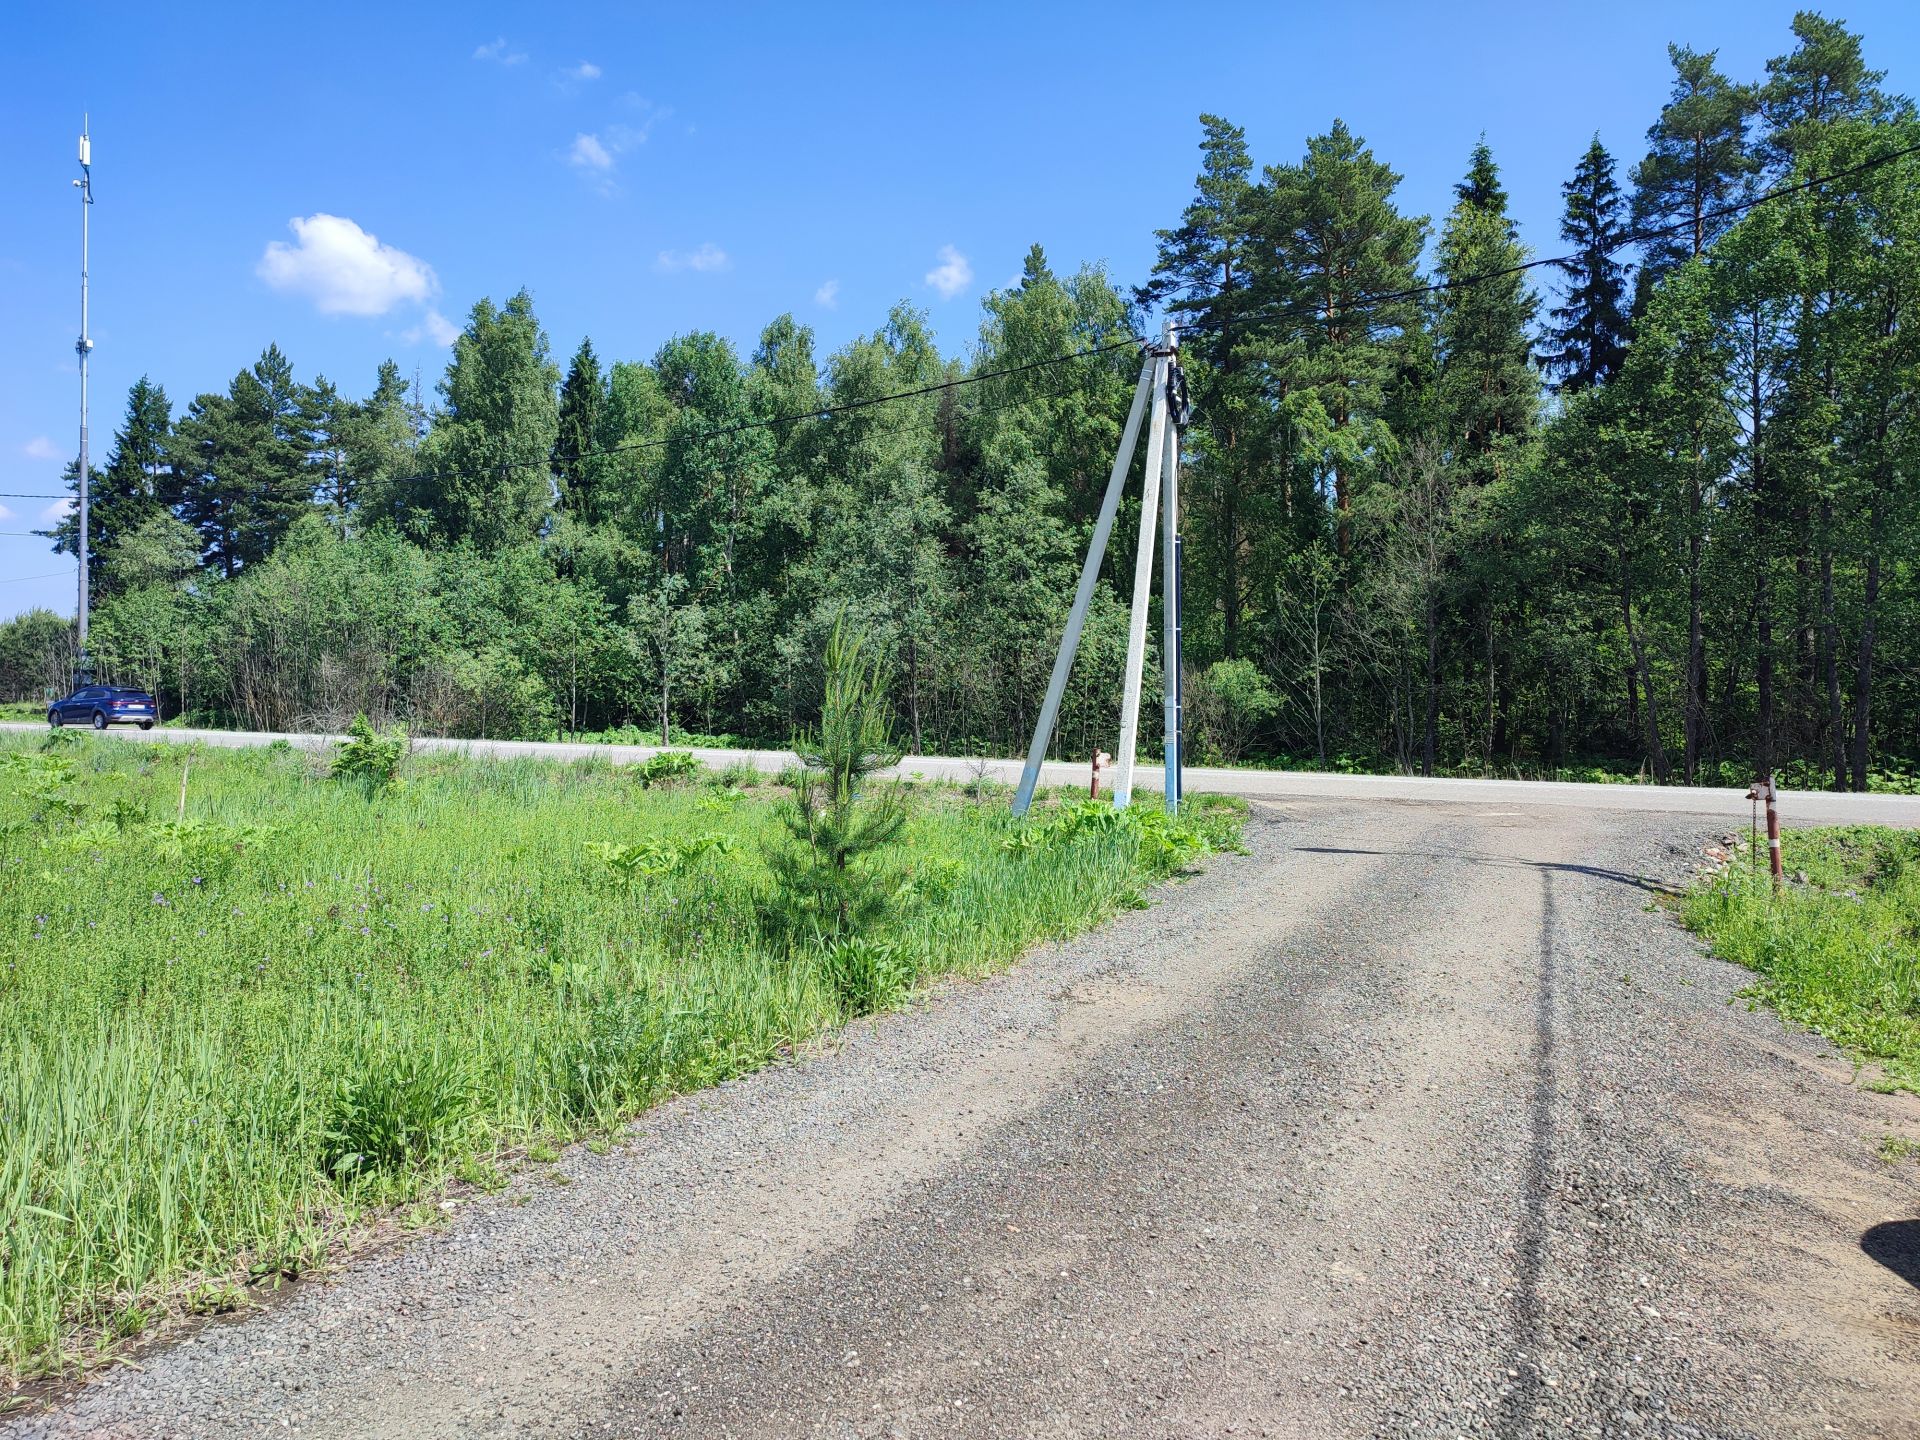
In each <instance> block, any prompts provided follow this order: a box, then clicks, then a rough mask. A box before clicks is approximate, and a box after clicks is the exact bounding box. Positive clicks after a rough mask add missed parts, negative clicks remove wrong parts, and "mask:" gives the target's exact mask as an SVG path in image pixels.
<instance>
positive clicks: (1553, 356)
mask: <svg viewBox="0 0 1920 1440" xmlns="http://www.w3.org/2000/svg"><path fill="white" fill-rule="evenodd" d="M1560 192H1561V194H1563V195H1565V196H1566V199H1567V209H1566V214H1565V215H1564V216H1563V217H1562V219H1561V221H1560V238H1561V239H1563V240H1565V241H1567V242H1568V243H1569V244H1570V245H1572V246H1574V248H1575V250H1576V252H1577V253H1576V254H1575V256H1574V257H1573V258H1572V259H1569V260H1563V261H1560V262H1559V269H1560V270H1561V272H1562V273H1563V274H1565V275H1566V277H1567V298H1566V303H1565V304H1563V305H1559V306H1556V307H1555V308H1554V310H1553V312H1552V315H1553V320H1554V323H1553V325H1552V326H1550V327H1549V329H1548V331H1547V345H1548V350H1547V353H1546V354H1544V355H1543V356H1542V357H1541V361H1542V363H1543V364H1544V365H1545V366H1546V368H1547V369H1548V370H1550V371H1552V372H1554V373H1555V374H1557V375H1559V376H1560V388H1561V389H1562V390H1564V391H1568V392H1577V391H1580V390H1587V389H1591V388H1592V387H1593V386H1596V385H1600V384H1603V383H1604V382H1605V381H1606V380H1607V379H1608V378H1609V377H1610V376H1612V374H1613V373H1614V372H1615V371H1616V370H1618V369H1619V368H1620V363H1621V361H1623V360H1624V359H1625V358H1626V354H1627V317H1626V312H1625V308H1624V305H1623V301H1624V300H1625V297H1626V273H1627V267H1626V265H1625V264H1624V263H1623V262H1622V261H1620V260H1618V259H1616V258H1614V252H1615V251H1616V250H1617V249H1619V247H1620V245H1621V242H1622V241H1623V240H1624V239H1625V238H1626V235H1627V225H1626V215H1625V210H1626V204H1625V201H1624V199H1623V198H1622V196H1621V194H1620V187H1619V186H1618V185H1616V184H1615V183H1614V179H1613V157H1612V156H1611V155H1609V154H1608V153H1607V150H1606V147H1605V146H1604V145H1602V144H1601V143H1600V137H1599V136H1598V135H1596V136H1594V137H1593V143H1592V144H1591V145H1589V146H1588V147H1587V153H1586V154H1585V155H1583V156H1581V157H1580V165H1579V168H1577V169H1576V170H1575V171H1574V172H1573V179H1571V180H1569V181H1568V182H1567V183H1566V184H1564V185H1562V186H1561V187H1560Z"/></svg>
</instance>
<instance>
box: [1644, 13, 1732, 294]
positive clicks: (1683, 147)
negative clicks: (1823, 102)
mask: <svg viewBox="0 0 1920 1440" xmlns="http://www.w3.org/2000/svg"><path fill="white" fill-rule="evenodd" d="M1667 57H1668V58H1669V59H1670V60H1671V61H1672V62H1673V70H1674V80H1673V91H1672V94H1671V96H1670V97H1669V98H1668V100H1667V103H1666V105H1665V106H1664V107H1663V108H1662V109H1661V111H1660V118H1659V119H1658V120H1656V121H1654V122H1653V124H1652V126H1651V127H1649V128H1648V130H1647V154H1646V158H1645V159H1643V160H1642V161H1641V162H1640V163H1639V164H1638V165H1636V166H1634V167H1633V176H1632V179H1633V191H1634V193H1633V228H1634V230H1635V231H1648V230H1662V229H1672V231H1673V233H1670V234H1665V235H1660V236H1657V237H1654V238H1651V239H1649V240H1647V241H1646V243H1645V246H1644V248H1643V251H1642V260H1641V265H1640V285H1639V291H1638V294H1637V295H1636V306H1635V308H1636V309H1637V308H1639V307H1640V306H1641V305H1644V304H1645V302H1646V296H1647V292H1648V290H1649V289H1650V287H1651V286H1652V285H1654V284H1655V283H1657V282H1658V281H1659V279H1660V277H1661V276H1663V275H1665V274H1666V273H1667V272H1668V271H1669V270H1672V269H1673V268H1674V267H1675V266H1676V265H1679V264H1680V263H1681V262H1682V261H1684V260H1687V259H1690V258H1691V257H1693V256H1695V255H1698V254H1700V253H1701V252H1702V251H1703V250H1705V249H1706V248H1707V246H1708V245H1709V244H1711V243H1712V241H1713V239H1714V237H1715V236H1717V235H1719V234H1720V233H1721V232H1722V231H1724V230H1725V229H1726V228H1727V226H1728V225H1729V224H1730V223H1732V222H1731V217H1727V216H1717V215H1715V214H1714V213H1713V212H1714V211H1716V210H1718V209H1721V208H1723V207H1725V206H1728V205H1731V204H1732V203H1734V201H1735V200H1737V199H1738V198H1739V194H1740V190H1741V187H1742V185H1743V184H1744V183H1745V182H1746V180H1747V178H1748V177H1749V176H1750V175H1751V174H1752V173H1753V170H1754V160H1753V157H1752V156H1751V155H1750V154H1749V153H1748V151H1747V118H1748V116H1749V115H1751V114H1752V112H1753V105H1754V97H1753V92H1752V90H1750V89H1749V88H1748V87H1746V86H1743V85H1736V84H1734V83H1733V82H1732V81H1731V80H1729V79H1727V77H1726V76H1725V75H1722V74H1721V73H1720V71H1719V70H1718V69H1717V68H1716V67H1715V64H1714V61H1715V59H1716V58H1717V54H1716V52H1715V51H1712V50H1709V51H1706V52H1705V53H1704V54H1702V53H1700V52H1697V51H1693V50H1689V49H1687V48H1686V47H1685V46H1683V45H1669V46H1668V47H1667Z"/></svg>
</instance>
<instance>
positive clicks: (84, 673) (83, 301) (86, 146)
mask: <svg viewBox="0 0 1920 1440" xmlns="http://www.w3.org/2000/svg"><path fill="white" fill-rule="evenodd" d="M91 128H92V127H91V125H89V124H88V122H87V121H86V120H84V119H83V120H82V121H81V123H80V178H79V179H78V180H76V181H74V182H73V183H74V184H75V185H76V186H78V187H79V190H80V339H79V340H78V341H77V342H75V344H74V347H73V349H74V353H75V354H77V355H78V356H79V357H80V507H79V513H78V515H77V517H76V518H77V520H78V523H79V531H78V534H79V546H78V555H79V560H80V605H79V629H80V655H79V659H78V663H77V666H76V673H75V677H74V678H75V681H76V683H78V684H81V685H84V684H86V683H88V682H89V681H90V680H92V679H93V662H92V660H91V658H90V657H89V656H88V654H87V598H88V584H87V464H88V461H87V356H88V355H89V354H90V353H91V352H92V350H93V341H92V340H91V339H89V338H88V336H87V258H88V256H87V246H88V239H89V235H88V230H89V221H90V219H91V217H92V214H93V140H92V137H91V135H90V134H89V131H90V130H91Z"/></svg>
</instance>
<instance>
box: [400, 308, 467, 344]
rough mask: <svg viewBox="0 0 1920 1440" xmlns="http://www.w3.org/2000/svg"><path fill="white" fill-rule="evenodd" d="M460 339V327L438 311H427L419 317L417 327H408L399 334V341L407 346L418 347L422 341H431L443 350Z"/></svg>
mask: <svg viewBox="0 0 1920 1440" xmlns="http://www.w3.org/2000/svg"><path fill="white" fill-rule="evenodd" d="M459 338H460V327H459V326H458V325H456V324H454V323H453V322H452V321H451V320H449V319H447V317H446V316H444V315H442V314H441V313H440V312H439V311H438V310H431V309H430V310H428V311H427V313H426V314H424V315H422V316H421V317H420V323H419V324H418V325H413V326H409V327H408V328H407V329H405V330H402V331H401V332H400V339H401V340H402V342H404V343H405V344H408V345H418V344H419V343H420V342H421V341H422V340H431V341H432V342H433V343H434V344H435V345H438V346H440V347H441V348H442V349H445V348H446V347H447V346H449V345H452V344H453V342H454V341H455V340H458V339H459Z"/></svg>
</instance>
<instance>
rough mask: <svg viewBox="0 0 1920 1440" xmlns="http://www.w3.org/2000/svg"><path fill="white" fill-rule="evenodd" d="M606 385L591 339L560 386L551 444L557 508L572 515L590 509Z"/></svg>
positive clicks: (582, 344)
mask: <svg viewBox="0 0 1920 1440" xmlns="http://www.w3.org/2000/svg"><path fill="white" fill-rule="evenodd" d="M606 397H607V391H606V382H605V380H604V379H602V377H601V374H600V358H599V357H598V356H597V355H595V354H594V353H593V341H592V339H591V338H585V339H582V340H581V342H580V348H579V349H578V350H576V351H574V352H573V363H572V364H570V365H569V366H568V367H567V378H566V380H565V381H564V382H563V383H562V384H561V386H560V414H559V423H560V432H559V435H558V437H557V438H556V439H555V440H554V442H553V475H554V481H555V483H556V484H557V486H558V487H559V492H560V507H561V509H563V510H567V511H569V512H571V513H573V514H575V515H581V516H584V515H587V514H589V513H591V511H592V509H593V488H594V481H595V479H596V478H597V476H598V473H599V468H600V466H599V461H598V459H597V458H596V456H595V454H594V451H595V449H596V448H597V447H596V440H595V437H596V436H597V435H598V434H599V430H600V412H601V411H602V410H604V409H605V408H606Z"/></svg>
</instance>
